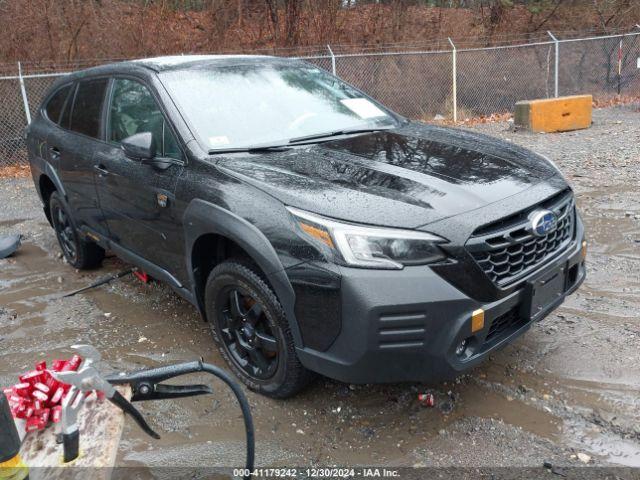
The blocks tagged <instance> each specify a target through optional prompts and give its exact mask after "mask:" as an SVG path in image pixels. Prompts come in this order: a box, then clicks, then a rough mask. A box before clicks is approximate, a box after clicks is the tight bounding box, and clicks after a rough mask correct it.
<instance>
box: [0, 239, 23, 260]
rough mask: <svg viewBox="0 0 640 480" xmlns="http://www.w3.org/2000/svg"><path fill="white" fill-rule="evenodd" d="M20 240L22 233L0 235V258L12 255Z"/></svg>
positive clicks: (18, 246)
mask: <svg viewBox="0 0 640 480" xmlns="http://www.w3.org/2000/svg"><path fill="white" fill-rule="evenodd" d="M21 240H22V235H20V234H17V235H9V236H6V237H0V258H7V257H10V256H11V255H13V254H14V253H15V252H16V250H18V248H20V242H21Z"/></svg>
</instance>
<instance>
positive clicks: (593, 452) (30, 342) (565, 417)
mask: <svg viewBox="0 0 640 480" xmlns="http://www.w3.org/2000/svg"><path fill="white" fill-rule="evenodd" d="M474 128H475V129H477V130H479V131H482V132H485V133H489V134H492V135H496V136H499V137H502V138H505V139H507V140H510V141H513V142H515V143H518V144H521V145H524V146H527V147H530V148H533V149H534V150H537V151H538V152H541V153H543V154H546V155H548V156H549V157H550V158H553V159H554V160H555V161H556V163H557V164H558V165H559V167H560V168H561V169H562V171H563V172H564V173H565V174H566V177H567V179H568V180H569V181H570V182H571V183H572V185H573V186H574V188H575V191H576V193H577V199H578V205H579V207H580V209H581V212H582V215H583V218H584V220H585V223H586V226H587V234H588V240H589V262H588V277H587V280H586V282H585V283H584V285H583V286H582V287H581V289H580V290H579V291H578V292H577V293H576V294H574V295H573V296H572V297H570V298H569V299H568V300H567V301H566V302H565V304H564V305H563V306H562V307H561V308H560V309H559V310H557V311H556V312H555V313H554V314H552V315H551V316H549V317H548V318H547V319H545V320H544V321H543V322H541V323H539V324H536V325H534V326H533V327H532V329H531V331H530V332H529V333H528V334H526V335H525V336H524V337H522V338H521V339H519V340H518V341H516V342H515V343H514V344H513V345H511V346H509V347H507V348H506V349H504V350H502V351H501V352H499V353H497V354H495V355H494V356H493V357H492V359H491V360H490V361H489V362H487V363H485V364H484V365H483V366H482V367H480V368H478V369H476V370H475V371H473V372H472V373H471V374H469V375H466V376H464V377H461V378H459V379H458V380H457V381H455V382H453V383H451V384H440V385H432V386H423V385H385V386H354V385H345V384H340V383H337V382H333V381H329V380H319V381H318V382H317V383H316V384H314V385H313V386H312V387H311V388H309V389H308V390H307V391H305V392H304V393H303V394H301V395H300V396H298V397H296V398H294V399H291V400H288V401H275V400H270V399H266V398H263V397H261V396H258V395H254V394H250V395H249V396H250V400H251V403H252V405H253V410H254V416H255V419H256V427H257V432H258V433H257V440H258V445H257V451H258V453H257V458H258V464H259V465H261V466H293V465H304V466H309V465H383V466H390V467H411V466H423V467H464V468H467V467H474V468H475V467H491V468H495V467H502V466H504V467H535V468H540V467H541V466H542V464H543V462H551V463H552V464H553V465H557V466H559V467H562V468H565V469H566V468H569V469H571V468H572V467H575V468H578V467H585V466H592V467H598V466H600V467H611V466H626V467H636V469H627V470H620V471H617V472H616V475H618V478H638V477H639V476H640V470H637V468H638V467H640V397H639V395H638V392H639V391H640V361H639V360H640V318H639V317H638V314H637V312H638V311H639V310H640V273H639V272H640V163H639V162H640V113H638V112H637V111H635V110H634V109H633V108H631V107H616V108H608V109H602V110H597V111H595V112H594V125H593V127H592V128H591V129H589V130H584V131H580V132H573V133H564V134H551V135H537V134H531V133H525V132H515V131H513V130H511V129H510V126H509V125H508V124H507V123H494V124H485V125H480V126H477V127H474ZM0 198H2V199H4V202H3V208H2V209H1V210H0V234H6V233H10V232H21V233H22V234H23V235H24V236H25V241H24V246H23V248H22V249H21V251H20V252H19V254H18V255H16V256H15V257H14V258H11V259H7V260H0V326H1V327H2V328H1V330H0V385H8V384H12V383H14V382H15V380H16V376H17V374H18V373H20V372H22V371H24V370H26V369H27V368H29V367H30V366H31V365H32V364H33V363H34V362H35V361H36V360H37V359H39V358H41V357H42V358H49V359H51V358H54V357H59V356H60V355H65V354H67V353H66V351H65V346H67V345H70V344H73V343H77V342H85V343H87V342H88V343H92V344H94V345H95V346H96V347H98V348H99V349H100V350H101V351H102V352H103V355H104V357H105V359H106V360H107V362H106V363H108V365H109V366H110V367H111V368H114V369H133V368H139V367H142V366H156V365H160V364H163V363H170V362H177V361H185V360H192V359H196V358H198V357H200V356H202V357H204V358H205V360H206V361H209V362H212V363H215V364H218V365H222V366H223V365H224V363H223V361H222V359H221V358H220V356H219V355H218V354H217V352H216V351H215V350H214V348H213V345H212V341H211V339H210V336H209V332H208V326H207V324H205V323H203V322H202V321H201V320H200V318H199V317H198V315H197V314H196V312H195V310H194V309H193V308H192V307H191V306H190V305H188V304H187V303H186V302H184V301H182V300H181V299H179V298H178V297H177V296H175V295H174V294H173V293H171V292H170V290H169V289H168V288H166V287H164V286H162V285H158V284H150V285H143V284H141V283H139V282H137V281H136V280H134V279H131V278H126V279H124V280H122V281H120V282H115V283H113V284H112V285H110V286H108V287H102V288H101V289H96V290H93V291H91V292H88V293H86V294H83V295H78V296H75V297H72V298H67V299H60V298H59V295H60V294H61V293H63V292H66V291H69V290H72V289H74V288H79V287H81V286H84V285H86V284H88V283H90V282H91V281H92V280H94V279H96V278H98V277H100V276H102V275H104V274H106V273H107V272H112V271H116V270H118V269H120V268H122V267H123V264H121V263H120V262H119V261H118V260H117V259H115V258H109V259H108V260H106V262H105V266H104V268H103V269H101V270H99V271H96V272H89V273H87V272H76V271H74V270H72V269H71V268H70V267H69V266H68V265H66V264H65V263H64V262H63V261H62V260H61V258H60V255H59V249H58V247H57V244H56V241H55V237H54V234H53V231H52V229H51V228H50V227H49V225H48V224H47V223H46V220H45V218H44V215H43V213H42V210H41V208H40V204H39V201H38V199H37V196H36V193H35V190H34V188H33V185H32V182H31V179H18V180H9V179H2V180H0ZM426 389H431V390H432V391H433V392H434V393H435V394H436V399H437V405H436V407H435V408H425V407H422V406H421V405H420V404H419V403H418V402H417V399H416V397H417V393H418V392H420V391H424V390H426ZM216 392H217V394H216V395H215V397H214V398H213V401H212V400H211V399H205V398H199V399H191V400H184V401H181V402H175V403H164V404H159V403H158V404H155V405H153V404H149V405H145V406H144V407H143V408H144V412H145V414H146V415H147V416H148V418H149V420H150V423H151V424H152V425H155V426H157V427H158V429H159V430H160V431H161V432H162V434H163V438H162V440H160V441H157V442H155V441H150V440H149V439H148V438H147V437H145V436H144V435H143V434H142V433H141V432H140V430H139V429H138V428H137V427H136V426H135V425H134V424H133V422H131V421H129V422H127V427H126V429H125V432H124V435H123V441H122V443H121V449H120V455H119V458H118V465H122V466H135V465H141V466H144V467H157V466H161V465H176V463H178V464H183V465H184V464H186V465H189V464H190V465H194V466H195V465H201V464H206V465H227V466H228V465H230V464H238V465H239V464H241V463H242V462H241V459H242V457H243V454H244V451H243V448H244V446H243V433H242V428H241V424H240V423H239V411H238V410H237V407H236V405H235V403H234V401H233V399H232V397H231V396H230V394H229V393H228V392H227V391H226V390H225V389H224V388H223V387H221V386H220V387H219V388H217V389H216ZM154 471H155V470H154ZM442 472H443V471H439V473H440V474H442ZM450 472H455V473H452V476H453V477H458V478H462V477H464V476H465V475H470V476H471V477H473V476H474V472H475V473H477V474H479V473H480V472H479V471H475V470H462V471H453V470H451V471H450ZM511 472H512V473H513V472H515V473H514V475H516V476H518V475H519V476H529V475H528V474H525V470H511ZM569 472H571V470H569ZM576 472H578V473H576ZM503 473H504V472H503ZM561 473H562V472H561ZM609 473H611V471H610V472H609ZM156 474H157V472H156ZM600 474H603V475H604V473H603V471H601V470H594V469H586V468H581V469H579V470H573V471H572V475H573V476H574V477H575V478H585V477H593V478H600ZM576 475H577V476H576ZM505 478H507V477H505ZM509 478H511V477H509ZM513 478H515V477H513Z"/></svg>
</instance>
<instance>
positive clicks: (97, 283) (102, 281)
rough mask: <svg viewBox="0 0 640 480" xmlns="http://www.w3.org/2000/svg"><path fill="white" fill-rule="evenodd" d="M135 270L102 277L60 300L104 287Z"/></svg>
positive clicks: (130, 269)
mask: <svg viewBox="0 0 640 480" xmlns="http://www.w3.org/2000/svg"><path fill="white" fill-rule="evenodd" d="M136 270H137V269H135V268H128V269H126V270H122V271H121V272H118V273H115V274H113V275H109V276H108V277H103V278H101V279H99V280H96V281H95V282H93V283H92V284H91V285H87V286H86V287H82V288H79V289H78V290H74V291H73V292H69V293H66V294H64V295H62V297H61V298H67V297H73V296H74V295H77V294H78V293H82V292H86V291H87V290H91V289H92V288H96V287H99V286H101V285H105V284H107V283H110V282H113V281H114V280H117V279H118V278H122V277H126V276H127V275H129V274H131V273H135V272H136Z"/></svg>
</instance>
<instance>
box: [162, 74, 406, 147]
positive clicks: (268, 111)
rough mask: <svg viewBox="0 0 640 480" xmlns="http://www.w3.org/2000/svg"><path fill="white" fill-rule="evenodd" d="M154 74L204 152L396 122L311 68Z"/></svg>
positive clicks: (284, 141) (377, 106)
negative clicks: (162, 84) (157, 76)
mask: <svg viewBox="0 0 640 480" xmlns="http://www.w3.org/2000/svg"><path fill="white" fill-rule="evenodd" d="M160 78H161V79H162V82H163V83H164V84H165V86H166V88H167V90H168V91H169V94H170V95H171V97H172V98H173V100H174V101H175V102H176V104H177V105H178V108H179V109H180V110H181V112H182V114H183V115H184V116H186V118H187V119H188V121H189V123H190V124H191V125H192V127H193V128H194V129H195V132H194V134H196V136H198V137H199V140H200V141H201V142H202V144H203V146H205V147H206V149H208V150H216V149H229V148H245V147H252V146H256V145H267V144H274V145H276V144H277V145H280V144H285V143H287V142H288V141H289V140H291V139H293V138H298V137H306V136H308V135H316V134H324V133H328V132H334V131H339V130H353V129H367V128H374V129H375V128H387V127H391V126H393V125H395V124H396V120H395V119H394V118H393V117H392V116H391V115H390V114H389V113H388V111H386V110H384V107H382V106H380V105H378V104H376V103H374V102H372V101H371V100H369V99H367V98H364V97H363V96H362V93H360V92H358V91H357V90H355V89H353V88H352V87H350V86H348V85H346V84H345V83H343V82H341V81H339V80H338V79H336V78H334V77H332V76H331V75H329V74H328V73H326V72H324V71H323V70H321V69H319V68H315V67H312V66H304V65H301V66H291V65H240V66H230V67H210V66H208V67H205V68H197V69H190V70H178V71H169V72H164V73H162V74H160Z"/></svg>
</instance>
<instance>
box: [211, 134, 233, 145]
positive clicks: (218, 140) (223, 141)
mask: <svg viewBox="0 0 640 480" xmlns="http://www.w3.org/2000/svg"><path fill="white" fill-rule="evenodd" d="M209 145H211V146H212V147H219V146H220V145H229V137H227V136H226V135H220V136H218V137H209Z"/></svg>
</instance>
